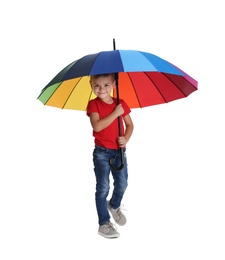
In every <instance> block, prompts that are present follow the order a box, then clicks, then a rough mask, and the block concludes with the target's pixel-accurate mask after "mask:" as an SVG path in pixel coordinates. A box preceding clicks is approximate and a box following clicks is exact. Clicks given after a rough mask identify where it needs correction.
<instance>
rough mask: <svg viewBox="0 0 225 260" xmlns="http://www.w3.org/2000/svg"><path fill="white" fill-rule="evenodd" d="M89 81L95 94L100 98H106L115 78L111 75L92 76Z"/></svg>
mask: <svg viewBox="0 0 225 260" xmlns="http://www.w3.org/2000/svg"><path fill="white" fill-rule="evenodd" d="M90 83H91V87H92V90H93V92H94V93H95V95H96V96H97V97H99V98H101V99H107V98H108V97H109V96H110V93H111V91H112V89H113V88H114V86H115V80H114V78H113V76H112V75H107V76H100V77H98V78H92V80H91V82H90Z"/></svg>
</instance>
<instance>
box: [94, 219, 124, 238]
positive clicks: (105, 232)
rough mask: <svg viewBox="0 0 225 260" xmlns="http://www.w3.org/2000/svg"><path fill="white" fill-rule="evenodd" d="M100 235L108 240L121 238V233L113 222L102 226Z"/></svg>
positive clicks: (99, 230)
mask: <svg viewBox="0 0 225 260" xmlns="http://www.w3.org/2000/svg"><path fill="white" fill-rule="evenodd" d="M98 234H99V235H101V236H103V237H106V238H117V237H119V236H120V233H119V232H117V231H116V228H115V227H114V226H113V223H111V222H106V223H105V224H104V225H102V226H100V227H99V229H98Z"/></svg>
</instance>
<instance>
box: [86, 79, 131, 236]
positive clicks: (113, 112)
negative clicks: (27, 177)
mask: <svg viewBox="0 0 225 260" xmlns="http://www.w3.org/2000/svg"><path fill="white" fill-rule="evenodd" d="M90 85H91V88H92V90H93V92H94V94H95V95H96V96H97V97H96V98H95V99H93V100H90V101H89V103H88V107H87V115H88V116H89V117H90V122H91V125H92V128H93V136H94V138H95V148H94V151H93V163H94V172H95V177H96V193H95V201H96V208H97V214H98V223H99V229H98V234H99V235H102V236H104V237H106V238H116V237H119V235H120V234H119V233H118V232H117V230H116V228H115V227H114V225H113V224H112V223H111V222H110V215H109V212H110V213H111V214H112V216H113V218H114V220H115V222H116V223H117V224H118V225H121V226H123V225H125V224H126V217H125V216H124V214H123V213H122V211H121V209H120V205H121V201H122V198H123V195H124V192H125V190H126V188H127V179H128V172H127V158H126V144H127V142H128V141H129V139H130V137H131V135H132V132H133V122H132V119H131V117H130V115H129V113H130V112H131V110H130V108H129V107H128V106H127V104H126V103H125V102H124V101H123V100H122V99H120V104H117V100H116V99H115V98H112V97H111V96H110V93H111V91H112V90H113V88H114V87H115V77H114V74H103V75H94V76H91V77H90ZM119 116H120V119H121V124H120V125H121V127H122V136H118V135H119V132H118V117H119ZM124 126H125V127H124ZM124 128H125V129H124ZM120 148H122V149H123V151H124V167H123V168H122V169H121V170H119V171H115V170H114V169H113V168H111V167H110V164H109V161H110V159H111V160H112V161H113V165H114V166H115V167H119V166H120V164H121V153H120ZM110 172H111V173H112V176H113V180H114V182H113V185H114V189H113V193H112V197H111V199H110V200H109V201H107V196H108V194H109V189H110V185H109V184H110V183H109V174H110Z"/></svg>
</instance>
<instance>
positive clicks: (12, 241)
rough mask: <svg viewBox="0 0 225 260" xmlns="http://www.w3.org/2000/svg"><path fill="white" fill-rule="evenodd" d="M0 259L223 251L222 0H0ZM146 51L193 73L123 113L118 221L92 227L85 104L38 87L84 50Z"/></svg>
mask: <svg viewBox="0 0 225 260" xmlns="http://www.w3.org/2000/svg"><path fill="white" fill-rule="evenodd" d="M0 13H1V15H0V24H1V25H0V26H1V41H0V46H1V48H0V66H1V83H0V84H1V86H0V88H1V95H0V106H1V107H0V109H1V128H0V129H1V130H0V131H1V132H0V138H1V143H0V144H1V146H0V147H1V164H0V167H1V168H0V259H1V260H8V259H10V260H12V259H13V260H14V259H24V260H25V259H29V260H31V259H32V260H34V259H38V260H39V259H42V260H45V259H46V260H49V259H54V260H56V259H63V260H64V259H67V260H70V259H87V257H90V256H91V257H92V259H129V258H130V257H134V258H138V259H153V260H158V259H163V260H166V259H173V260H176V259H177V260H184V259H192V260H194V259H196V260H199V259H204V260H205V259H216V260H220V259H221V260H222V259H223V260H224V259H225V251H224V244H225V235H224V233H225V224H224V223H225V222H224V219H225V211H224V198H225V191H224V184H225V183H224V174H225V166H224V152H225V150H224V147H225V139H224V132H225V128H224V107H225V105H224V98H223V95H224V66H223V63H224V46H225V42H224V23H225V18H224V12H223V8H222V1H219V0H214V1H199V0H195V1H192V0H191V1H176V0H171V1H166V0H162V1H151V0H150V1H147V0H146V1H144V0H139V1H137V2H134V1H118V0H114V1H110V2H108V1H100V0H97V1H91V0H83V1H69V0H65V1H57V0H56V1H48V0H45V1H26V0H21V1H15V0H14V1H3V3H1V6H0ZM113 38H115V39H116V48H117V49H134V50H141V51H147V52H150V53H153V54H155V55H157V56H160V57H161V58H164V59H166V60H168V61H170V62H171V63H173V64H175V65H176V66H178V67H180V68H181V69H182V70H184V71H185V72H187V73H188V74H189V75H191V76H192V77H193V78H195V79H196V80H197V81H198V82H199V90H198V91H196V92H194V93H192V94H191V95H190V96H189V97H188V98H185V99H182V100H177V101H174V102H171V103H169V104H164V105H158V106H153V107H148V108H143V109H134V110H133V111H132V113H131V116H132V119H133V121H134V124H135V130H134V133H133V136H132V139H131V140H130V142H129V144H128V146H127V156H128V163H129V186H128V189H127V192H126V194H125V197H124V200H123V204H124V207H125V209H127V211H125V214H126V215H127V218H128V222H127V225H126V226H124V227H118V230H119V232H120V233H121V236H120V238H119V239H114V240H109V239H105V238H103V237H101V236H99V235H98V234H97V229H98V224H97V214H96V210H95V204H94V192H95V178H94V173H93V165H92V150H93V146H94V140H93V137H92V129H91V127H90V123H89V119H88V117H87V116H86V114H85V112H82V111H70V110H61V109H57V108H52V107H47V106H44V105H43V104H42V103H41V102H40V101H38V100H37V97H38V95H39V94H40V91H41V90H42V88H43V87H44V86H45V85H46V84H47V83H48V82H49V81H50V80H51V79H52V78H53V77H54V76H55V75H56V74H57V73H58V72H59V71H60V70H61V69H62V68H64V67H65V66H66V65H68V64H69V63H71V62H72V61H74V60H76V59H78V58H81V57H82V56H84V55H86V54H91V53H96V52H99V51H102V50H111V49H113Z"/></svg>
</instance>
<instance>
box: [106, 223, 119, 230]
mask: <svg viewBox="0 0 225 260" xmlns="http://www.w3.org/2000/svg"><path fill="white" fill-rule="evenodd" d="M107 227H108V228H112V230H117V226H116V224H113V223H112V222H108V223H107Z"/></svg>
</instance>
